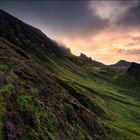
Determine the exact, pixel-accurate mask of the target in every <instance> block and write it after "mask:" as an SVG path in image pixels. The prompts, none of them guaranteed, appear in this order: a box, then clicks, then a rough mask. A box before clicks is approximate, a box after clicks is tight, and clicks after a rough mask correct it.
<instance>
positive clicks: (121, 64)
mask: <svg viewBox="0 0 140 140" xmlns="http://www.w3.org/2000/svg"><path fill="white" fill-rule="evenodd" d="M131 63H132V62H128V61H126V60H120V61H118V62H117V63H116V64H113V65H110V66H111V67H114V68H124V69H128V68H129V67H130V66H131Z"/></svg>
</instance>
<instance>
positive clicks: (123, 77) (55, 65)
mask: <svg viewBox="0 0 140 140" xmlns="http://www.w3.org/2000/svg"><path fill="white" fill-rule="evenodd" d="M67 63H68V62H62V61H61V62H60V61H59V60H58V62H57V61H56V60H55V61H53V62H52V63H50V65H49V66H51V68H52V69H53V72H54V73H55V74H56V76H58V77H59V78H60V79H62V80H63V81H64V82H65V83H66V84H68V85H69V86H71V87H74V88H75V89H77V90H78V91H79V92H80V94H82V95H83V96H82V97H83V98H85V102H91V104H90V105H89V106H92V105H94V107H95V108H97V107H98V108H99V109H100V111H99V112H97V115H98V116H99V117H100V119H101V122H102V123H104V124H105V126H106V127H107V129H108V128H109V129H108V131H113V132H110V133H112V135H113V138H114V139H119V140H120V139H130V140H132V139H133V140H138V139H140V100H139V99H140V94H139V91H140V82H138V81H136V80H135V79H133V78H131V77H130V76H129V75H128V74H127V73H125V74H124V73H123V72H121V74H119V73H116V74H115V76H114V77H115V78H114V77H110V80H109V81H108V80H105V79H101V78H100V77H99V76H98V75H93V76H92V75H89V70H87V69H86V68H84V69H83V68H81V67H78V66H77V65H75V64H71V62H69V66H72V69H75V71H79V74H76V73H75V71H73V72H72V70H71V69H69V68H67V65H68V64H67ZM92 72H93V71H92ZM93 73H97V69H95V71H94V72H93ZM98 74H99V72H98ZM103 76H104V77H105V75H103ZM106 76H107V77H108V74H106ZM79 98H80V96H77V99H79ZM82 101H83V104H84V99H81V102H82ZM84 105H85V106H86V107H89V106H88V105H87V104H84ZM89 108H90V109H91V107H89ZM98 108H97V109H98ZM95 112H96V111H95ZM102 112H103V113H102ZM110 128H111V129H110ZM114 132H115V133H114Z"/></svg>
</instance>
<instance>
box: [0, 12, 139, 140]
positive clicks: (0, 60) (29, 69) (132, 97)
mask: <svg viewBox="0 0 140 140" xmlns="http://www.w3.org/2000/svg"><path fill="white" fill-rule="evenodd" d="M0 16H1V19H0V37H1V38H0V118H1V119H0V140H139V139H140V81H138V80H136V79H135V78H134V77H133V76H131V75H130V74H129V73H128V72H127V70H126V69H119V68H117V69H115V68H112V67H109V66H105V65H103V64H101V63H99V62H97V61H93V60H91V59H90V58H88V57H87V58H84V59H83V58H82V59H81V57H77V56H74V55H73V54H71V53H70V52H69V50H67V49H65V48H63V47H62V46H59V45H57V43H55V42H54V41H52V40H51V39H49V38H48V37H46V36H45V35H44V34H43V33H42V32H41V31H39V30H38V29H36V28H34V27H31V26H29V25H27V24H25V23H23V22H21V21H19V20H18V19H16V18H14V17H12V16H10V15H9V14H7V13H5V12H4V11H0ZM12 23H14V24H12ZM66 52H67V53H66Z"/></svg>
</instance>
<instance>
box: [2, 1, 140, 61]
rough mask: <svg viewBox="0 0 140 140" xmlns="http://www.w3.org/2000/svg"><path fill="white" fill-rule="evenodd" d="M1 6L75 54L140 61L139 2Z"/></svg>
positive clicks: (51, 3) (22, 3)
mask: <svg viewBox="0 0 140 140" xmlns="http://www.w3.org/2000/svg"><path fill="white" fill-rule="evenodd" d="M0 8H1V9H3V10H5V11H7V12H9V13H11V14H13V15H14V16H16V17H18V18H19V19H21V20H23V21H25V22H26V23H29V24H31V25H33V26H37V27H38V28H40V29H41V30H42V31H43V32H45V33H46V34H47V35H48V36H50V37H52V38H53V39H56V40H58V41H59V42H63V43H64V44H66V46H67V47H70V48H71V50H72V52H73V53H74V54H76V55H79V54H80V53H81V52H83V53H85V54H87V55H88V56H91V57H92V58H93V59H97V60H99V61H103V62H105V63H114V62H115V61H118V60H119V59H127V60H130V61H137V62H140V56H139V54H140V46H139V45H140V2H139V1H83V0H81V1H62V0H61V1H30V2H28V1H24V2H23V1H21V2H18V1H12V2H10V1H9V2H5V1H1V2H0ZM112 56H113V58H112Z"/></svg>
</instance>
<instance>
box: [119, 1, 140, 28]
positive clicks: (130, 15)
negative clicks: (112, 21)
mask: <svg viewBox="0 0 140 140" xmlns="http://www.w3.org/2000/svg"><path fill="white" fill-rule="evenodd" d="M136 2H137V4H136V5H135V6H134V7H131V8H130V9H129V10H128V11H127V12H125V13H123V14H122V15H121V16H120V18H119V20H118V22H117V24H119V25H121V26H124V27H126V26H127V27H132V28H135V27H136V28H137V27H138V26H140V1H136Z"/></svg>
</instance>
